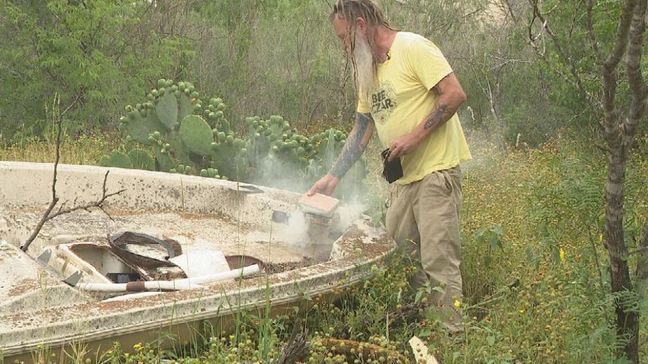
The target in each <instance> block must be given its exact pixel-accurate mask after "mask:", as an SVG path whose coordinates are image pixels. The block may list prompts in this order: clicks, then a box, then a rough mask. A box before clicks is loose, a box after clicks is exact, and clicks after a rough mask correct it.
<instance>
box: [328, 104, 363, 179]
mask: <svg viewBox="0 0 648 364" xmlns="http://www.w3.org/2000/svg"><path fill="white" fill-rule="evenodd" d="M372 122H373V119H372V118H371V115H370V114H361V113H356V122H355V127H354V128H353V130H352V131H351V134H349V136H348V137H347V140H346V142H345V143H344V147H343V148H342V152H341V153H340V156H339V157H338V159H337V161H336V162H335V164H334V165H333V168H331V170H330V172H329V173H330V174H332V175H334V176H336V177H342V176H344V175H345V174H346V173H347V172H348V171H349V169H350V168H351V166H353V164H354V163H355V162H356V161H357V160H358V158H360V156H361V155H362V153H364V151H365V149H366V148H367V141H365V140H364V139H365V135H366V134H367V131H371V129H370V128H369V126H370V124H369V123H372ZM363 141H364V142H363Z"/></svg>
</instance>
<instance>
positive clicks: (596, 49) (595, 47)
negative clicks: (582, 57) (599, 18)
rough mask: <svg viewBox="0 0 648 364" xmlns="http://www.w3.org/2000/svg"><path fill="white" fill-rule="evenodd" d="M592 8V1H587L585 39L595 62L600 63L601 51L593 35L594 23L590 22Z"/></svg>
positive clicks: (594, 34)
mask: <svg viewBox="0 0 648 364" xmlns="http://www.w3.org/2000/svg"><path fill="white" fill-rule="evenodd" d="M593 8H594V2H593V0H587V5H586V9H587V37H588V38H589V40H590V43H591V45H592V49H593V50H594V54H595V55H596V61H597V62H598V63H602V61H603V59H602V58H601V57H602V56H601V51H600V50H599V46H598V40H596V33H594V23H593V21H592V9H593Z"/></svg>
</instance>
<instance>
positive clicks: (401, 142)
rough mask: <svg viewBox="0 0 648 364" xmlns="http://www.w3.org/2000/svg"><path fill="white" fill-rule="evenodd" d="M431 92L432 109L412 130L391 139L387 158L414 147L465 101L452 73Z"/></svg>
mask: <svg viewBox="0 0 648 364" xmlns="http://www.w3.org/2000/svg"><path fill="white" fill-rule="evenodd" d="M432 92H435V93H436V94H437V100H436V105H435V106H434V109H433V110H432V112H431V113H430V114H429V115H428V116H427V117H425V119H423V121H422V122H421V123H420V124H419V125H418V126H417V127H416V128H415V129H414V130H412V131H411V132H410V133H408V134H405V135H403V136H401V137H399V138H396V139H395V140H394V141H392V143H391V145H390V146H389V150H390V154H389V160H393V159H395V158H398V157H401V156H403V155H405V154H407V153H410V152H412V151H413V150H414V149H416V147H417V146H418V145H419V143H420V142H421V141H422V140H424V139H425V138H426V137H427V136H428V135H430V134H431V133H432V132H434V131H435V130H437V129H438V128H439V127H440V126H441V125H443V124H444V123H445V122H446V121H448V120H449V119H450V118H451V117H452V115H454V114H455V113H456V112H457V110H458V109H459V106H461V104H463V103H464V101H466V94H465V93H464V91H463V88H462V87H461V84H459V80H457V77H456V76H455V74H454V73H451V74H449V75H447V76H446V77H444V78H443V79H442V80H441V81H439V83H437V84H436V86H434V87H433V88H432Z"/></svg>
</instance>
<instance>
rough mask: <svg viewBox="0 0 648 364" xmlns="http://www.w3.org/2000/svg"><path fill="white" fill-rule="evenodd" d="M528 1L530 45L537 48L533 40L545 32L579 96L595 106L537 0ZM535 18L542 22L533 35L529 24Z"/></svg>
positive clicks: (592, 98) (595, 103) (574, 64)
mask: <svg viewBox="0 0 648 364" xmlns="http://www.w3.org/2000/svg"><path fill="white" fill-rule="evenodd" d="M529 3H530V4H531V6H532V7H533V19H532V21H531V24H530V25H529V35H530V37H529V39H530V40H531V45H532V46H533V47H534V49H536V50H537V48H536V47H535V45H534V42H535V41H536V40H537V39H539V37H540V35H541V34H542V33H543V32H544V33H546V34H547V35H548V36H549V38H551V42H552V43H553V44H554V47H556V52H558V56H559V57H560V59H561V60H562V62H563V63H564V64H566V65H567V67H568V68H569V72H570V74H571V78H572V80H573V82H572V84H573V85H574V86H575V87H576V89H577V90H578V92H579V93H580V94H581V97H583V98H584V99H585V101H587V103H588V104H589V105H590V107H592V108H597V105H598V103H597V102H595V101H594V100H595V98H594V97H593V96H592V95H591V94H590V93H589V92H588V91H587V90H586V89H585V87H584V86H583V81H582V80H581V77H580V75H579V73H578V70H577V69H576V63H575V62H574V61H573V59H572V57H570V56H569V55H568V54H567V52H565V50H564V48H563V46H562V44H561V43H560V41H559V40H558V38H557V37H556V35H555V34H554V32H553V31H552V30H551V28H550V27H549V24H548V21H547V19H545V17H544V16H543V15H542V12H541V11H540V8H539V7H538V0H529ZM536 18H537V19H538V20H540V21H541V22H542V28H541V32H540V33H539V34H538V36H537V37H533V36H532V33H531V32H532V30H531V26H532V25H533V22H534V20H535V19H536ZM542 56H543V57H544V54H542ZM545 61H546V60H545Z"/></svg>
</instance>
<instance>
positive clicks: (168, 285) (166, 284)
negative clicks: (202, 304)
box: [75, 264, 260, 292]
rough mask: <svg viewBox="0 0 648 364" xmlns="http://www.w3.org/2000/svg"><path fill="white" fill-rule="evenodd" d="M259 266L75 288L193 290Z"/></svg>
mask: <svg viewBox="0 0 648 364" xmlns="http://www.w3.org/2000/svg"><path fill="white" fill-rule="evenodd" d="M259 271H260V269H259V265H257V264H254V265H250V266H247V267H243V268H239V269H232V270H230V271H227V272H220V273H214V274H209V275H206V276H201V277H194V278H184V279H174V280H171V281H135V282H128V283H77V284H76V285H75V287H76V288H78V289H81V290H84V291H99V292H142V291H149V290H157V291H160V290H164V291H177V290H185V289H193V288H202V286H200V284H203V283H212V282H218V281H223V280H226V279H233V278H237V277H244V276H247V275H250V274H254V273H258V272H259Z"/></svg>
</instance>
